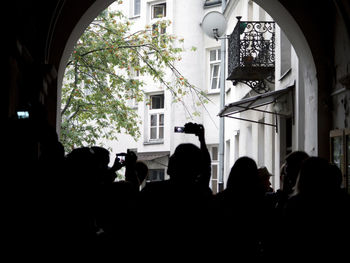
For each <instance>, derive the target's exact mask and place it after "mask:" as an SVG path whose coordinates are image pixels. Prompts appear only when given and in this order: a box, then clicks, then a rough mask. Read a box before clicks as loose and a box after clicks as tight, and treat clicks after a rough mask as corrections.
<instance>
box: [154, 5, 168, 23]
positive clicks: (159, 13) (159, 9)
mask: <svg viewBox="0 0 350 263" xmlns="http://www.w3.org/2000/svg"><path fill="white" fill-rule="evenodd" d="M165 16H166V3H161V4H155V5H152V7H151V17H152V19H156V18H162V17H165Z"/></svg>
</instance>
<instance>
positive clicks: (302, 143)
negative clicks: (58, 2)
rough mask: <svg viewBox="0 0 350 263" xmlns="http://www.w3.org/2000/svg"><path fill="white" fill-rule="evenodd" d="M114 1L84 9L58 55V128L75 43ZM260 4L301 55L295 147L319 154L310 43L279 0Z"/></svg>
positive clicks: (270, 0) (314, 70) (315, 95)
mask: <svg viewBox="0 0 350 263" xmlns="http://www.w3.org/2000/svg"><path fill="white" fill-rule="evenodd" d="M112 2H113V1H102V0H98V1H96V2H95V3H94V4H93V5H91V7H90V8H89V9H88V10H87V11H86V12H85V13H84V15H83V16H82V17H81V18H80V20H79V22H78V23H77V24H76V26H75V27H74V29H73V31H72V33H71V34H70V36H69V38H68V41H67V42H66V44H65V48H64V51H63V54H62V56H61V59H60V64H59V68H58V78H57V79H58V81H57V126H56V127H57V130H58V132H59V129H60V121H61V118H60V114H59V113H60V103H61V100H60V97H61V86H62V80H63V75H64V71H65V68H66V64H67V61H68V58H69V56H70V54H71V53H72V51H73V48H74V45H75V43H76V42H77V40H78V39H79V37H80V36H81V35H82V33H83V32H84V30H85V28H86V27H87V26H88V25H89V24H90V23H91V21H92V20H93V19H94V18H95V17H96V16H97V15H98V14H99V13H100V12H101V11H102V10H104V9H105V8H107V7H108V6H109V5H110V4H111V3H112ZM255 2H256V3H257V4H259V5H260V6H261V7H262V8H264V9H265V10H266V11H267V12H268V13H269V14H270V15H271V16H272V17H273V18H274V20H275V21H276V22H277V24H279V25H280V27H281V28H282V29H283V31H284V32H285V34H286V35H287V37H288V38H289V39H290V41H291V44H292V45H293V47H294V48H295V51H296V53H297V55H298V57H299V58H300V65H301V66H302V67H303V68H301V69H299V72H301V73H302V75H300V78H302V79H303V81H302V83H304V84H305V85H306V86H307V87H306V88H305V87H300V88H301V90H304V93H305V94H304V98H305V101H308V103H305V105H307V106H308V109H304V108H303V106H302V105H296V106H297V107H298V106H300V107H301V108H300V109H301V110H300V111H297V114H298V115H297V116H296V121H297V122H300V127H301V128H300V129H299V131H298V135H297V139H298V143H297V145H298V148H303V149H305V150H306V151H307V152H310V153H312V154H314V155H317V154H318V141H317V140H318V139H317V136H315V134H314V131H315V130H317V128H318V124H317V119H318V118H317V117H316V116H317V114H318V113H317V110H318V106H317V97H318V81H317V72H316V67H315V62H314V59H313V55H312V52H311V49H310V46H309V44H308V42H307V40H306V38H305V36H304V34H303V31H302V29H301V28H300V27H299V25H298V23H297V22H296V21H295V19H294V18H293V17H292V15H291V14H290V13H289V12H288V10H287V9H286V8H285V7H284V6H283V5H282V4H281V3H279V2H278V1H273V0H269V1H259V0H257V1H255ZM305 101H304V102H305ZM301 103H302V102H301ZM304 131H309V132H310V133H311V134H305V133H304Z"/></svg>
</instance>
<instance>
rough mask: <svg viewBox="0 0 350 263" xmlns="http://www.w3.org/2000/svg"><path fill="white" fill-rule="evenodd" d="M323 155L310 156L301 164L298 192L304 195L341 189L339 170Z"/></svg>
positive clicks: (297, 185) (327, 192)
mask: <svg viewBox="0 0 350 263" xmlns="http://www.w3.org/2000/svg"><path fill="white" fill-rule="evenodd" d="M334 170H335V167H334V166H332V165H331V164H330V163H329V162H328V161H327V160H326V159H324V158H321V157H310V158H308V159H307V160H305V162H304V163H303V165H302V166H301V169H300V173H299V177H298V180H297V184H296V193H298V194H303V195H315V194H317V195H319V194H325V193H326V194H329V193H330V192H335V191H337V190H339V189H340V180H339V172H336V173H334Z"/></svg>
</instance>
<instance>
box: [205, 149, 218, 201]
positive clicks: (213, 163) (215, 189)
mask: <svg viewBox="0 0 350 263" xmlns="http://www.w3.org/2000/svg"><path fill="white" fill-rule="evenodd" d="M207 148H208V151H209V155H210V159H211V176H210V188H211V190H212V192H213V194H216V193H218V192H219V145H218V144H213V145H208V146H207ZM214 148H216V158H214V156H213V153H214ZM214 167H215V168H214ZM214 171H216V176H215V177H214V173H213V172H214Z"/></svg>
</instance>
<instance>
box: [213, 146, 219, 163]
mask: <svg viewBox="0 0 350 263" xmlns="http://www.w3.org/2000/svg"><path fill="white" fill-rule="evenodd" d="M211 158H212V160H213V161H217V160H218V147H212V148H211Z"/></svg>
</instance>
